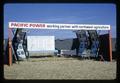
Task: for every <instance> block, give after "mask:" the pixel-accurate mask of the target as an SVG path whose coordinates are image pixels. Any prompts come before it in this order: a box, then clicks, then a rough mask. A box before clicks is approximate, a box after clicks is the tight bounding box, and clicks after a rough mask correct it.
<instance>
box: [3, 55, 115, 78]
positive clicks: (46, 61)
mask: <svg viewBox="0 0 120 83" xmlns="http://www.w3.org/2000/svg"><path fill="white" fill-rule="evenodd" d="M4 77H5V79H80V80H81V79H115V78H116V61H113V62H100V61H93V60H78V59H76V58H64V57H46V58H30V59H29V61H26V60H25V61H22V62H20V64H13V65H12V66H11V67H9V66H7V65H4Z"/></svg>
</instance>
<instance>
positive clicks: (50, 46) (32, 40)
mask: <svg viewBox="0 0 120 83" xmlns="http://www.w3.org/2000/svg"><path fill="white" fill-rule="evenodd" d="M27 47H28V51H50V50H51V51H53V50H55V37H54V36H27Z"/></svg>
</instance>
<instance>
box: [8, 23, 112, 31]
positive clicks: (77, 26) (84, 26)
mask: <svg viewBox="0 0 120 83" xmlns="http://www.w3.org/2000/svg"><path fill="white" fill-rule="evenodd" d="M9 28H32V29H70V30H110V25H94V24H56V23H29V22H9Z"/></svg>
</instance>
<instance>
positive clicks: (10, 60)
mask: <svg viewBox="0 0 120 83" xmlns="http://www.w3.org/2000/svg"><path fill="white" fill-rule="evenodd" d="M8 34H9V38H8V42H9V43H8V45H9V49H8V50H9V55H8V59H9V60H8V64H9V66H11V65H12V48H11V45H12V40H11V39H12V38H11V29H10V28H8Z"/></svg>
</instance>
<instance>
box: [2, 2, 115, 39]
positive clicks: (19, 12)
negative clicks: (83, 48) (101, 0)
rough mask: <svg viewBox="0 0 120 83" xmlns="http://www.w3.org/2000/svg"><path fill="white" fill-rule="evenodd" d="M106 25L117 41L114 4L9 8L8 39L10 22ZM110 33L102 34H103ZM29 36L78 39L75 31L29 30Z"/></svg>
mask: <svg viewBox="0 0 120 83" xmlns="http://www.w3.org/2000/svg"><path fill="white" fill-rule="evenodd" d="M12 21H13V22H33V23H61V24H102V25H104V24H105V25H110V26H111V33H112V34H111V35H112V38H115V37H116V6H115V5H114V4H92V3H90V4H80V3H79V4H76V3H72V4H69V3H66V4H63V3H61V4H58V3H57V4H56V3H54V4H52V3H49V4H43V3H42V4H5V5H4V38H8V22H12ZM104 33H108V31H100V34H104ZM27 35H54V36H55V38H56V39H66V38H75V37H76V35H75V33H73V31H71V30H40V29H39V30H35V29H34V30H33V29H31V30H28V33H27Z"/></svg>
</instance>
